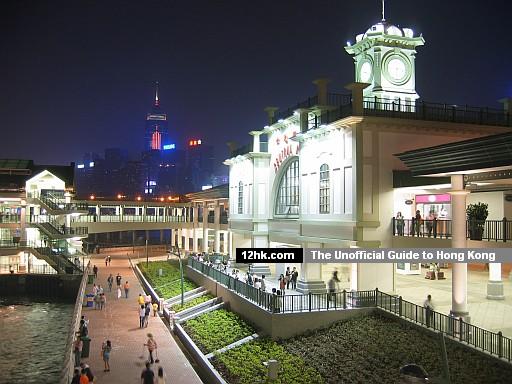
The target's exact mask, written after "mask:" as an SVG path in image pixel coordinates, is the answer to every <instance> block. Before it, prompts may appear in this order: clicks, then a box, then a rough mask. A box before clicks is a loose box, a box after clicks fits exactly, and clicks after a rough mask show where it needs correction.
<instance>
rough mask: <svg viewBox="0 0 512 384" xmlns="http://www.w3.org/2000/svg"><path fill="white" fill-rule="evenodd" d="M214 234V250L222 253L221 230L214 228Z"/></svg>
mask: <svg viewBox="0 0 512 384" xmlns="http://www.w3.org/2000/svg"><path fill="white" fill-rule="evenodd" d="M214 236H215V237H214V238H215V240H214V243H213V250H214V252H215V253H220V231H219V230H218V229H215V230H214Z"/></svg>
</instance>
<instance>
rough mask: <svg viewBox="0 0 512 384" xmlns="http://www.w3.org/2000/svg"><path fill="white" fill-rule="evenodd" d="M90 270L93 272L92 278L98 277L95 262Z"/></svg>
mask: <svg viewBox="0 0 512 384" xmlns="http://www.w3.org/2000/svg"><path fill="white" fill-rule="evenodd" d="M92 271H93V273H94V278H95V279H97V278H98V267H97V266H96V264H94V266H93V267H92Z"/></svg>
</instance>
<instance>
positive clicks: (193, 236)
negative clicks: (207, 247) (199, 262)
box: [192, 228, 199, 253]
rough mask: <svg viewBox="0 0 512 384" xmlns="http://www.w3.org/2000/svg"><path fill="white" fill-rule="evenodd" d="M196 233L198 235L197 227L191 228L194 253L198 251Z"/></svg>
mask: <svg viewBox="0 0 512 384" xmlns="http://www.w3.org/2000/svg"><path fill="white" fill-rule="evenodd" d="M197 235H198V229H197V228H192V252H194V253H197V252H199V251H198V249H197V246H198V243H197V240H198V236H197Z"/></svg>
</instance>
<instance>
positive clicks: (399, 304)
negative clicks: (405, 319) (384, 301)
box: [398, 296, 402, 317]
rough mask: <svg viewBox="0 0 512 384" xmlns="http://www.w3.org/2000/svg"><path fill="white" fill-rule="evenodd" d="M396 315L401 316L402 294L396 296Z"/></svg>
mask: <svg viewBox="0 0 512 384" xmlns="http://www.w3.org/2000/svg"><path fill="white" fill-rule="evenodd" d="M398 316H400V317H402V296H398Z"/></svg>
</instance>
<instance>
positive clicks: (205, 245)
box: [203, 201, 208, 252]
mask: <svg viewBox="0 0 512 384" xmlns="http://www.w3.org/2000/svg"><path fill="white" fill-rule="evenodd" d="M203 252H208V206H207V204H206V201H204V202H203Z"/></svg>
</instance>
